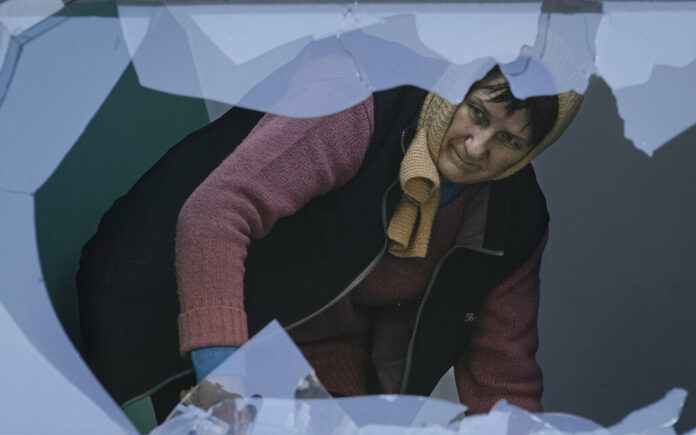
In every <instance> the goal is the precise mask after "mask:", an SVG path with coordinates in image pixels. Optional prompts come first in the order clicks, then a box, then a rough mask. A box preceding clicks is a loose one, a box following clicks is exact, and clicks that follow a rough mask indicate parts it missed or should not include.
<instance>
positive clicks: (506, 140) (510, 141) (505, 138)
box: [501, 133, 519, 149]
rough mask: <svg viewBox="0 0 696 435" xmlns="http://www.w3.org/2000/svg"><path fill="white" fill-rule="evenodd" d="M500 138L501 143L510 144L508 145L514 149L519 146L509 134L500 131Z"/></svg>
mask: <svg viewBox="0 0 696 435" xmlns="http://www.w3.org/2000/svg"><path fill="white" fill-rule="evenodd" d="M501 139H502V140H503V143H504V144H505V145H507V146H510V147H512V148H514V149H518V148H519V146H518V144H517V142H515V138H513V137H512V135H511V134H508V133H502V137H501Z"/></svg>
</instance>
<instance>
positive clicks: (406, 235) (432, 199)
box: [387, 91, 582, 258]
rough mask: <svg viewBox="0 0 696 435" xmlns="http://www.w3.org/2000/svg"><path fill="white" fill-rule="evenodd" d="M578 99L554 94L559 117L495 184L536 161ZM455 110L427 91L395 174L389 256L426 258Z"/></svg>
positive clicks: (562, 128) (565, 124)
mask: <svg viewBox="0 0 696 435" xmlns="http://www.w3.org/2000/svg"><path fill="white" fill-rule="evenodd" d="M581 102H582V95H579V94H576V93H575V92H572V91H570V92H566V93H563V94H560V95H558V119H557V120H556V123H555V124H554V125H553V127H552V128H551V131H550V132H549V133H548V134H547V135H546V136H545V137H544V139H543V140H542V141H541V142H539V144H538V145H536V146H534V147H533V148H531V149H530V150H529V152H528V153H527V154H526V155H525V156H524V157H523V158H522V159H521V160H520V161H518V162H517V163H515V164H514V165H512V166H510V167H509V168H508V169H506V170H505V171H504V172H503V173H502V174H501V175H500V176H498V177H497V178H496V180H500V179H502V178H506V177H509V176H510V175H512V174H514V173H515V172H517V171H518V170H520V169H522V168H523V167H525V166H527V164H529V162H531V161H532V159H533V158H534V157H536V156H537V155H539V153H541V152H542V151H543V150H544V149H546V148H548V146H549V145H551V144H552V143H553V142H555V141H556V140H557V139H558V138H559V137H560V136H561V134H562V133H563V132H564V131H565V129H566V128H567V127H568V125H569V124H570V121H571V120H572V119H573V117H575V114H576V113H577V112H578V109H579V108H580V103H581ZM457 108H458V106H456V105H454V104H451V103H450V102H448V101H447V100H445V99H444V98H441V97H440V96H438V95H436V94H433V93H429V94H428V95H427V96H426V97H425V101H424V102H423V108H422V109H421V113H420V116H419V118H418V129H417V131H416V135H415V137H414V138H413V140H412V141H411V145H410V146H409V148H408V151H406V155H405V156H404V159H403V161H402V162H401V168H400V171H399V182H400V184H401V190H402V191H403V194H402V195H401V199H400V200H399V203H398V204H397V206H396V210H395V211H394V215H393V216H392V219H391V221H390V222H389V227H388V228H387V237H388V238H389V241H390V243H389V252H390V253H391V254H392V255H395V256H397V257H418V258H425V256H426V253H427V251H428V242H429V241H430V232H431V229H432V225H433V221H434V219H435V213H436V212H437V207H438V204H439V202H440V176H439V173H438V170H437V165H436V162H437V161H438V157H439V155H440V145H441V143H442V139H443V138H444V136H445V133H446V132H447V129H448V128H449V125H450V123H451V122H452V118H453V117H454V114H455V112H456V111H457Z"/></svg>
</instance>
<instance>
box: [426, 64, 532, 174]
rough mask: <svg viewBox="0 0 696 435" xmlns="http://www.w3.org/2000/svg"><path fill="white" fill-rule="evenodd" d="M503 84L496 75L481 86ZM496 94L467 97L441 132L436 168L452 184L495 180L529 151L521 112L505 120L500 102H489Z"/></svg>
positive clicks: (484, 91) (479, 92)
mask: <svg viewBox="0 0 696 435" xmlns="http://www.w3.org/2000/svg"><path fill="white" fill-rule="evenodd" d="M500 83H505V78H503V77H501V76H498V77H492V78H489V79H486V81H484V82H483V84H482V86H489V85H496V84H500ZM496 95H497V94H496V92H492V91H490V90H488V89H483V88H479V89H477V90H475V91H473V92H470V93H469V95H467V97H466V99H465V100H464V102H463V103H462V104H461V105H460V106H459V108H458V109H457V111H456V113H455V115H454V118H453V119H452V123H451V124H450V126H449V128H448V129H447V131H446V132H445V137H444V138H443V140H442V145H441V147H440V155H439V158H438V161H437V168H438V170H439V171H440V174H441V176H442V177H444V178H445V179H447V180H449V181H453V182H456V183H466V184H473V183H481V182H484V181H489V180H492V179H494V178H496V177H497V176H498V175H500V174H502V173H503V172H504V171H505V170H506V169H507V168H509V167H510V166H512V165H514V164H515V163H517V162H518V161H520V160H521V159H522V158H523V157H524V156H525V155H526V154H527V152H529V150H530V149H531V148H532V146H531V144H530V143H529V137H530V131H529V126H528V125H527V118H526V116H525V111H524V110H523V109H521V110H518V111H516V112H514V113H513V114H512V116H510V117H507V116H506V113H505V104H504V103H492V102H489V101H488V100H490V99H491V98H493V97H495V96H496Z"/></svg>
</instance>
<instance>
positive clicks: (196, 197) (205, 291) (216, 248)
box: [176, 97, 374, 355]
mask: <svg viewBox="0 0 696 435" xmlns="http://www.w3.org/2000/svg"><path fill="white" fill-rule="evenodd" d="M373 122H374V107H373V100H372V97H370V98H368V99H367V100H365V101H363V102H362V103H360V104H358V105H356V106H353V107H351V108H349V109H346V110H344V111H342V112H339V113H336V114H333V115H328V116H323V117H318V118H309V119H297V118H287V117H283V116H276V115H271V114H267V115H265V116H264V117H263V118H262V119H261V120H260V121H259V122H258V124H257V125H256V126H255V127H254V129H253V130H252V131H251V132H250V133H249V135H248V136H247V137H246V138H245V139H244V141H243V142H242V143H241V144H240V145H239V146H238V147H237V149H236V150H235V151H234V152H233V153H232V154H230V156H229V157H227V158H226V159H225V160H224V161H223V162H222V163H221V164H220V166H218V167H217V168H216V169H215V170H214V171H213V172H212V173H211V174H210V175H209V176H208V177H207V178H206V179H205V180H204V181H203V183H201V185H200V186H199V187H198V188H197V189H196V190H195V191H194V192H193V193H192V194H191V196H190V197H189V198H188V199H187V200H186V202H185V203H184V206H183V207H182V209H181V211H180V213H179V218H178V221H177V236H176V271H177V285H178V293H179V303H180V306H181V312H180V315H179V350H180V352H181V353H182V355H186V354H187V353H188V352H189V351H190V350H192V349H196V348H201V347H209V346H241V345H242V344H243V343H244V342H246V340H247V339H248V331H247V319H246V313H245V312H244V301H243V278H244V261H245V259H246V255H247V247H248V245H249V243H250V240H251V239H260V238H263V237H264V236H266V235H267V234H268V233H269V232H270V231H271V229H272V228H273V225H274V224H275V222H276V221H277V220H278V219H279V218H281V217H283V216H289V215H292V214H294V213H296V212H297V211H298V210H299V209H301V208H302V207H303V206H304V205H305V204H307V203H308V202H309V201H310V200H311V199H312V198H314V197H316V196H320V195H323V194H325V193H327V192H329V191H331V190H333V189H336V188H338V187H340V186H342V185H344V184H345V183H347V182H348V181H349V180H350V179H351V178H353V177H354V176H355V174H356V173H357V171H358V169H359V168H360V165H361V163H362V161H363V158H364V156H365V153H366V151H367V147H368V145H369V142H370V138H371V136H372V132H373Z"/></svg>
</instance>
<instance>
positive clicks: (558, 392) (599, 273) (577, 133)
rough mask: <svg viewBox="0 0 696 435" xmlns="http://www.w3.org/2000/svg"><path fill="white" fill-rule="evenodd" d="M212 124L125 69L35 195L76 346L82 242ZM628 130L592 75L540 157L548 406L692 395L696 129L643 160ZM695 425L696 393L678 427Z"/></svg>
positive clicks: (45, 261) (600, 415) (44, 251)
mask: <svg viewBox="0 0 696 435" xmlns="http://www.w3.org/2000/svg"><path fill="white" fill-rule="evenodd" d="M207 122H208V112H207V111H206V106H205V104H204V102H202V101H200V100H194V99H190V98H184V97H177V96H172V95H168V94H163V93H160V92H156V91H152V90H149V89H145V88H142V87H140V85H139V84H138V81H137V77H136V75H135V72H134V70H133V68H132V67H130V68H128V69H127V70H126V72H125V73H124V75H123V77H122V78H121V80H120V81H119V82H118V84H117V86H116V87H115V88H114V90H113V92H112V93H111V95H110V96H109V97H108V99H107V100H106V102H105V103H104V105H103V106H102V108H101V109H100V110H99V112H98V113H97V114H96V115H95V116H94V118H93V120H92V121H91V122H90V124H89V126H88V127H87V129H86V130H85V132H84V134H83V135H82V136H81V138H80V139H79V141H78V142H77V143H76V144H75V146H74V147H73V149H72V151H71V152H70V153H69V154H68V155H67V156H66V158H65V159H64V161H63V162H62V163H61V165H60V167H59V168H58V169H57V170H56V172H55V173H54V174H53V175H52V177H51V178H50V179H49V180H48V181H47V182H46V184H45V185H44V186H43V187H42V188H41V189H40V190H39V191H38V192H37V193H36V229H37V235H38V243H39V252H40V257H41V263H42V267H43V271H44V277H45V280H46V284H47V287H48V289H49V293H50V296H51V298H52V300H53V303H54V305H55V308H56V311H57V312H58V315H59V317H60V319H61V320H62V321H63V324H64V326H65V329H66V332H67V333H68V335H69V336H70V337H71V338H72V339H73V341H74V342H75V343H76V345H77V347H78V348H80V347H81V341H80V337H79V328H78V319H77V307H76V297H75V284H74V278H75V273H76V272H77V268H78V261H79V255H80V249H81V247H82V245H83V244H84V243H85V242H86V241H87V240H88V239H89V237H91V235H92V234H93V233H94V232H95V230H96V227H97V224H98V222H99V219H100V216H101V215H102V213H104V212H105V211H106V210H107V208H108V207H109V206H110V205H111V204H112V203H113V201H114V200H115V199H116V198H117V197H118V196H120V195H122V194H124V193H125V192H126V191H127V190H128V188H129V187H130V186H131V185H132V184H133V183H134V182H135V180H137V178H138V177H139V176H140V175H141V174H142V173H143V172H144V171H145V170H146V169H147V168H149V167H150V166H151V165H152V164H153V163H154V162H155V161H156V160H157V159H158V158H159V156H161V155H162V154H163V153H164V151H165V150H167V149H168V148H169V147H170V146H172V145H173V144H174V143H176V142H177V141H178V140H179V139H181V138H182V137H183V136H185V135H186V134H188V133H189V132H191V131H193V130H195V129H197V128H199V127H200V126H203V125H205V124H206V123H207ZM646 122H659V120H657V119H652V120H646ZM622 130H623V122H622V120H621V119H620V118H619V116H618V114H617V111H616V105H615V101H614V98H613V96H612V94H611V91H610V89H609V88H608V87H607V86H606V85H605V84H604V83H603V82H602V81H601V80H599V79H593V80H592V81H591V85H590V88H589V89H588V91H587V94H586V101H585V103H584V106H583V107H582V109H581V111H580V113H579V114H578V117H577V119H576V120H575V122H574V123H573V124H572V125H571V127H570V128H569V130H568V132H567V133H566V135H565V136H564V137H563V138H562V139H561V140H560V141H559V143H557V144H555V145H554V146H553V147H551V148H550V149H549V150H548V151H546V152H545V153H544V154H543V155H542V156H541V157H540V158H539V159H537V161H536V167H537V172H538V176H539V179H540V183H541V185H542V187H543V189H544V191H545V192H546V194H547V199H548V203H549V210H550V213H551V237H550V241H549V244H548V247H547V250H546V253H545V255H544V264H543V270H542V299H541V315H540V319H539V322H540V340H541V347H540V350H539V354H538V357H539V361H540V363H541V365H542V367H543V369H544V373H545V385H546V392H545V395H544V405H545V407H546V410H547V411H562V412H570V413H574V414H578V415H581V416H585V417H588V418H591V419H594V420H596V421H597V422H599V423H602V424H605V425H609V424H613V423H615V422H617V421H618V420H619V419H620V418H621V417H623V416H624V415H626V414H627V413H628V412H629V411H632V410H634V409H636V408H638V407H641V406H644V405H646V404H648V403H651V402H653V401H655V400H657V399H659V398H660V397H662V395H663V394H664V393H665V392H666V391H667V390H668V389H670V388H672V387H675V386H680V387H684V388H686V389H688V390H690V391H691V392H692V393H696V370H694V367H696V360H695V359H696V358H695V357H696V350H695V349H694V345H693V343H695V342H696V327H695V325H694V320H693V317H692V314H693V313H694V311H695V308H696V292H694V290H693V289H694V284H693V283H694V282H695V281H696V280H695V279H696V276H695V275H696V268H695V267H694V265H695V262H696V261H695V260H696V255H695V254H694V252H693V247H694V245H695V243H694V242H696V240H695V239H696V233H695V232H694V230H693V222H696V207H694V198H696V195H695V194H696V184H695V183H694V182H693V180H692V179H691V176H692V174H693V168H694V167H695V166H696V147H695V146H694V142H696V128H691V129H690V130H688V131H686V132H684V133H683V134H681V135H680V136H678V137H676V138H675V139H673V140H672V141H671V142H669V143H668V144H667V145H665V146H663V147H662V148H661V149H659V150H658V151H657V152H656V153H655V155H654V156H653V157H651V158H649V157H648V156H646V155H645V154H644V153H642V152H641V151H639V150H637V149H636V148H634V147H633V145H632V144H631V143H630V142H629V141H627V140H626V139H624V138H623V134H622ZM453 399H455V398H454V397H453ZM455 400H456V399H455ZM695 426H696V398H695V397H691V398H689V399H687V404H686V407H685V409H684V413H683V415H682V418H681V421H680V423H679V424H678V425H677V429H678V430H679V431H684V430H686V429H690V428H693V427H695Z"/></svg>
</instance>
